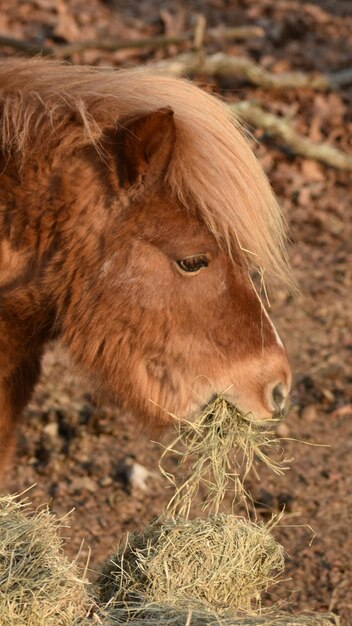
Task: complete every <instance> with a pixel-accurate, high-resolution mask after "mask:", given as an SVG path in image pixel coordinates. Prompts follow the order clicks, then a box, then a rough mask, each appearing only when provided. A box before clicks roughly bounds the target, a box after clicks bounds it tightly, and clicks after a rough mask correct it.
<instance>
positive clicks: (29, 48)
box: [0, 35, 53, 56]
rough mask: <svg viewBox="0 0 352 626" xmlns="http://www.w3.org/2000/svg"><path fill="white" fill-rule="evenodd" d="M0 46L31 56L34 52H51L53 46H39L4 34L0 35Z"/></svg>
mask: <svg viewBox="0 0 352 626" xmlns="http://www.w3.org/2000/svg"><path fill="white" fill-rule="evenodd" d="M0 46H7V47H8V48H13V49H14V50H20V51H21V52H24V53H25V54H27V55H29V56H31V55H35V54H45V55H47V54H52V53H53V48H48V47H46V46H40V45H38V44H36V43H32V42H31V41H22V39H14V37H6V36H4V35H0Z"/></svg>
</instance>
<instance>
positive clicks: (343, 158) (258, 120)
mask: <svg viewBox="0 0 352 626" xmlns="http://www.w3.org/2000/svg"><path fill="white" fill-rule="evenodd" d="M228 106H229V108H230V109H231V111H232V112H233V113H234V114H235V115H236V116H238V117H240V118H242V120H244V121H245V122H247V124H250V125H251V126H254V127H255V128H262V129H263V130H265V131H266V132H267V133H268V134H269V135H271V136H273V137H277V138H279V139H282V140H283V141H284V142H285V146H288V147H289V148H290V149H291V150H292V151H293V152H294V153H295V154H298V155H300V156H303V157H305V158H307V159H314V160H315V161H320V162H321V163H325V164H327V165H331V166H332V167H335V168H336V169H341V170H349V171H352V155H349V154H346V153H345V152H342V150H338V148H335V147H334V146H330V145H329V144H327V143H319V144H318V143H313V142H312V141H311V140H310V139H308V138H307V137H303V136H302V135H300V134H299V133H297V132H296V131H295V130H294V129H293V128H292V126H290V125H289V124H288V123H287V122H286V121H285V120H284V119H282V118H280V117H278V116H277V115H273V114H272V113H268V112H267V111H264V110H263V109H262V108H261V107H259V106H258V105H256V104H254V103H252V102H249V101H242V102H238V103H235V104H230V105H228Z"/></svg>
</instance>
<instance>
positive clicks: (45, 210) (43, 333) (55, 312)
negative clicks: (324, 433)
mask: <svg viewBox="0 0 352 626" xmlns="http://www.w3.org/2000/svg"><path fill="white" fill-rule="evenodd" d="M0 147H1V150H2V152H1V153H0V154H1V158H0V173H1V188H0V328H1V334H0V411H1V412H0V446H2V458H1V457H0V465H1V464H2V463H3V461H4V459H5V457H7V456H10V448H12V447H13V444H12V441H13V432H14V428H13V424H14V422H15V420H16V418H17V416H18V415H19V413H20V411H21V410H22V408H23V406H24V405H25V404H26V402H27V400H28V397H29V395H30V392H31V390H32V388H33V386H34V384H35V382H36V379H37V376H38V373H39V363H40V358H41V354H42V351H43V348H44V346H45V343H46V342H47V341H48V340H49V339H52V338H56V337H60V338H61V339H62V341H63V342H64V344H65V345H66V346H67V347H68V349H69V351H70V353H71V355H73V357H74V359H75V361H76V362H77V363H78V364H79V365H80V367H81V368H82V370H84V371H87V372H88V373H90V374H93V376H94V377H95V379H96V381H97V383H98V384H99V385H100V386H102V387H103V388H107V389H109V390H112V391H113V392H114V394H115V397H116V401H117V403H118V404H119V406H120V407H121V409H122V410H123V411H125V412H127V413H131V414H133V415H135V416H137V417H139V418H140V419H143V420H150V421H151V422H154V423H157V422H159V423H160V421H161V422H167V421H168V413H176V414H178V415H180V416H189V415H192V414H193V413H194V412H195V411H197V410H198V409H199V407H200V406H201V405H202V404H203V403H204V402H205V401H207V400H208V399H209V397H211V396H212V395H213V394H214V393H219V392H223V391H224V390H227V394H228V396H229V398H230V399H231V400H232V401H233V402H236V403H237V404H238V405H239V406H240V407H241V408H243V410H252V411H254V412H256V413H257V414H258V416H260V417H267V416H269V415H271V414H272V412H273V408H272V407H271V406H270V401H269V400H268V393H269V392H268V389H269V391H270V389H271V388H272V386H273V385H274V384H276V383H282V384H283V385H284V387H285V393H287V391H288V388H289V385H290V373H289V368H288V364H287V358H286V354H285V351H284V349H283V347H282V345H281V343H280V342H278V339H277V336H276V334H275V331H274V329H273V327H272V325H271V323H270V321H269V320H268V318H267V316H266V315H265V313H264V311H263V307H262V305H261V303H260V301H259V299H258V298H257V296H256V293H255V292H254V290H253V287H252V284H251V282H250V280H249V278H248V265H249V264H254V265H256V266H259V267H260V268H261V269H262V270H263V271H266V273H267V275H268V276H275V275H276V276H278V277H281V278H282V279H285V280H286V281H287V282H289V281H290V273H289V270H288V266H287V263H286V258H285V254H284V248H283V241H284V238H283V229H282V221H281V217H280V213H279V211H278V208H277V205H276V203H275V200H274V199H273V196H272V194H271V191H270V188H269V185H268V183H267V181H266V178H265V176H264V174H263V172H262V171H261V169H260V167H259V165H258V163H257V161H256V159H255V158H254V156H253V155H252V153H251V151H250V150H249V148H248V146H247V143H246V141H245V139H244V137H243V136H242V134H241V133H240V131H239V129H238V126H237V125H233V123H232V122H230V120H229V118H228V115H227V113H226V111H225V108H224V107H223V106H222V105H221V104H220V103H219V102H218V101H217V100H216V99H215V98H212V97H210V96H209V95H207V94H205V93H203V92H202V91H201V90H199V89H197V88H196V87H194V86H193V85H191V84H189V83H187V82H183V81H178V80H175V79H170V78H166V77H162V76H159V75H154V74H152V73H149V72H145V73H144V72H140V71H126V72H122V73H111V72H108V71H105V72H104V71H94V70H91V69H89V68H76V67H69V66H64V65H60V64H56V63H53V62H47V61H41V60H34V61H33V60H32V61H21V60H7V61H2V62H0ZM244 248H246V250H248V252H245V251H244ZM195 254H206V255H207V257H208V260H209V265H208V267H207V268H205V269H202V270H201V271H200V272H199V274H196V275H191V274H189V275H187V274H182V272H181V271H179V270H178V268H177V265H176V261H177V260H180V259H184V258H186V257H189V256H191V255H195ZM251 262H252V263H251ZM0 452H1V448H0Z"/></svg>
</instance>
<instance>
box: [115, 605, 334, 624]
mask: <svg viewBox="0 0 352 626" xmlns="http://www.w3.org/2000/svg"><path fill="white" fill-rule="evenodd" d="M123 624H128V626H339V625H340V621H339V618H338V617H337V616H336V615H332V614H330V613H329V614H319V615H318V614H311V615H309V614H301V615H294V614H290V613H273V614H270V615H269V614H267V615H247V616H242V617H219V616H218V615H216V613H208V612H204V611H192V610H189V609H185V608H183V607H177V608H172V607H169V606H163V605H158V604H149V605H146V606H143V607H142V608H140V609H136V610H134V612H133V614H131V615H130V616H129V617H127V618H126V612H125V611H122V610H120V609H113V610H111V611H110V614H109V618H108V619H107V621H106V622H104V626H123Z"/></svg>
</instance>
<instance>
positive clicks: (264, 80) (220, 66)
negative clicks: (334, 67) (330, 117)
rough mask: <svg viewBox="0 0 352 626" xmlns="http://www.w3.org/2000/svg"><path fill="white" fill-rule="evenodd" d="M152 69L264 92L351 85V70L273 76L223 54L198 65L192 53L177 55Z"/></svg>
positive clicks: (195, 56) (324, 88) (159, 62)
mask: <svg viewBox="0 0 352 626" xmlns="http://www.w3.org/2000/svg"><path fill="white" fill-rule="evenodd" d="M155 67H157V68H159V69H161V70H165V71H167V72H168V73H169V74H172V75H173V76H184V75H185V74H187V75H192V74H195V73H197V72H198V73H201V74H205V75H207V76H219V77H222V78H242V79H245V80H247V81H248V82H250V83H253V84H254V85H258V86H260V87H264V88H265V89H277V90H278V89H288V88H302V87H307V88H309V89H315V90H317V91H327V90H329V89H338V88H339V87H340V86H344V85H348V84H350V83H352V69H351V70H343V71H341V72H336V73H335V74H315V75H311V74H305V73H304V72H283V73H281V74H273V73H271V72H268V71H267V70H265V69H263V68H262V67H260V65H258V64H257V63H254V61H252V60H251V59H248V58H246V57H232V56H230V55H228V54H224V53H223V52H217V53H216V54H213V55H210V56H207V57H204V58H203V61H202V63H201V64H200V63H199V59H198V57H197V55H195V54H193V53H189V52H187V53H184V54H179V55H178V56H176V57H174V58H173V59H166V60H164V61H158V63H155Z"/></svg>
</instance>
